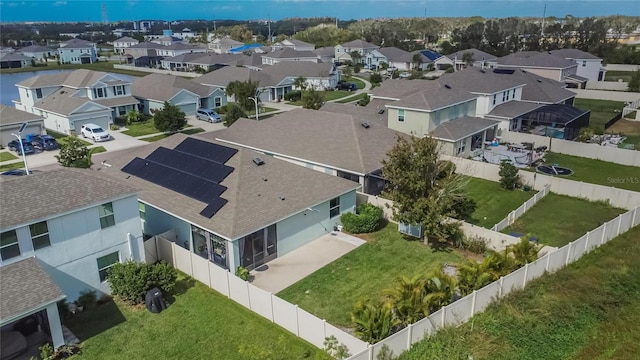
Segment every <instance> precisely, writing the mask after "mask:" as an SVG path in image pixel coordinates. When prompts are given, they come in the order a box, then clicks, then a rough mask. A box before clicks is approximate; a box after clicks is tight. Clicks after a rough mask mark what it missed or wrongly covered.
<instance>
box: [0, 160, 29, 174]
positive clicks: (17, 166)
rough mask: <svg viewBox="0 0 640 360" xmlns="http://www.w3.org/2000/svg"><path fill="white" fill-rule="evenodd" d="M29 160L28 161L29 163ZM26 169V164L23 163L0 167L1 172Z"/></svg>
mask: <svg viewBox="0 0 640 360" xmlns="http://www.w3.org/2000/svg"><path fill="white" fill-rule="evenodd" d="M28 161H29V160H27V163H28ZM22 168H24V163H23V162H22V161H20V162H15V163H11V164H5V165H0V172H2V171H7V170H14V169H22Z"/></svg>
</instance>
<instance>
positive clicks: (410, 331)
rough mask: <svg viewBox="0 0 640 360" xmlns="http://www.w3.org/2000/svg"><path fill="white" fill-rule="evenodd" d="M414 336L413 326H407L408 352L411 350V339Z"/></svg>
mask: <svg viewBox="0 0 640 360" xmlns="http://www.w3.org/2000/svg"><path fill="white" fill-rule="evenodd" d="M412 336H413V324H409V326H407V350H410V349H411V337H412Z"/></svg>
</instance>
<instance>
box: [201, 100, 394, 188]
mask: <svg viewBox="0 0 640 360" xmlns="http://www.w3.org/2000/svg"><path fill="white" fill-rule="evenodd" d="M351 107H352V108H355V106H353V105H351ZM400 135H401V134H400V133H398V132H396V131H393V130H391V129H389V128H388V127H387V125H386V122H385V121H384V120H380V118H379V116H378V115H377V114H376V115H373V116H371V115H367V114H364V113H362V114H357V115H350V114H345V113H337V112H329V111H323V110H322V109H321V110H307V109H295V110H291V111H287V112H285V113H282V114H278V115H275V116H273V117H271V118H269V119H265V120H261V121H259V122H256V121H253V120H248V119H238V120H237V121H236V122H235V123H234V124H233V125H232V126H230V127H229V128H227V129H224V130H222V131H217V132H212V133H208V134H200V135H199V136H200V137H205V138H207V139H216V140H219V141H223V142H226V143H229V144H232V145H236V146H242V147H246V148H249V149H253V150H256V151H260V152H262V153H264V154H266V155H269V156H273V157H276V158H279V159H284V160H287V161H290V162H292V163H294V164H297V165H300V166H304V167H307V168H310V169H314V170H316V171H320V172H323V173H327V174H331V175H334V176H339V177H343V178H346V179H350V180H352V181H355V182H358V183H359V184H360V185H362V186H363V191H364V192H367V193H370V194H379V193H380V191H382V187H383V186H384V182H383V181H381V179H380V177H379V175H380V169H381V167H382V160H383V159H385V158H386V154H387V152H388V151H389V150H390V149H391V148H392V147H393V146H394V145H395V142H396V137H397V136H400Z"/></svg>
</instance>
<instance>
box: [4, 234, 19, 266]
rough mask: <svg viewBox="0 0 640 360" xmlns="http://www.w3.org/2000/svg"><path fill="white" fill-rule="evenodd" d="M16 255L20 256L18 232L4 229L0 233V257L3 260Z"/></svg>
mask: <svg viewBox="0 0 640 360" xmlns="http://www.w3.org/2000/svg"><path fill="white" fill-rule="evenodd" d="M16 256H20V246H18V234H16V231H15V230H9V231H5V232H3V233H2V234H0V257H2V260H3V261H4V260H8V259H11V258H14V257H16Z"/></svg>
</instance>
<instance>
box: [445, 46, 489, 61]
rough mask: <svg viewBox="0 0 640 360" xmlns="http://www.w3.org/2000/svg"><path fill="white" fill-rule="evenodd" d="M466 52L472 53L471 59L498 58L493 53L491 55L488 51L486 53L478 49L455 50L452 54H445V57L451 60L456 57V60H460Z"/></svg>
mask: <svg viewBox="0 0 640 360" xmlns="http://www.w3.org/2000/svg"><path fill="white" fill-rule="evenodd" d="M466 53H471V54H472V55H473V61H486V60H495V59H497V58H498V57H497V56H495V55H491V54H489V53H486V52H484V51H481V50H478V49H466V50H460V51H456V52H454V53H452V54H449V55H447V57H448V58H449V59H451V60H455V59H458V61H462V58H463V57H464V54H466Z"/></svg>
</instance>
